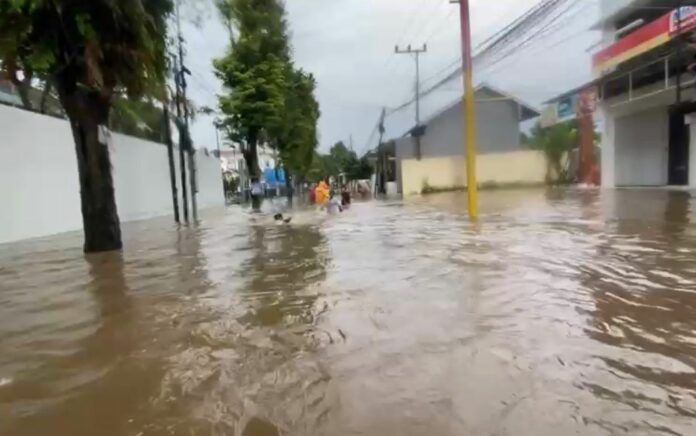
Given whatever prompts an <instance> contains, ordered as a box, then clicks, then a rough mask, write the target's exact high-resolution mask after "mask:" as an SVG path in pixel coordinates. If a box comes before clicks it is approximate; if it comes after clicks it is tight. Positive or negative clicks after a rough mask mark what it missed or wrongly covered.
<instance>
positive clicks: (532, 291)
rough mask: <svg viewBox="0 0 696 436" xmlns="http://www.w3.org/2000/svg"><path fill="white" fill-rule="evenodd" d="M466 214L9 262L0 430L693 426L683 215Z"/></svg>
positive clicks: (254, 231) (591, 210) (576, 200)
mask: <svg viewBox="0 0 696 436" xmlns="http://www.w3.org/2000/svg"><path fill="white" fill-rule="evenodd" d="M481 202H482V217H481V220H480V222H479V223H478V224H476V225H474V224H471V223H469V222H468V221H467V219H466V214H465V209H464V207H465V206H464V205H465V197H464V195H462V194H451V195H449V194H446V195H438V196H432V197H427V198H424V199H418V200H413V201H403V202H402V201H394V202H370V203H362V204H356V205H355V206H354V207H353V208H352V209H351V210H350V211H349V212H347V213H344V214H343V215H340V216H334V217H330V218H327V217H326V216H323V215H321V214H319V213H316V212H310V211H304V212H297V213H296V214H295V220H294V221H293V224H292V225H290V226H276V225H274V224H272V223H271V218H270V217H269V216H262V217H258V216H257V217H255V218H254V219H251V218H250V215H249V214H248V213H247V212H245V211H242V210H241V209H238V208H230V209H228V210H227V211H226V212H225V213H224V214H223V213H220V214H217V215H215V214H213V215H210V216H206V217H204V218H205V219H204V223H203V224H202V225H201V226H200V227H199V228H196V229H188V230H181V231H177V230H176V229H175V228H174V227H173V226H171V225H170V222H169V220H168V219H164V220H154V221H148V222H141V223H137V224H135V225H128V226H125V229H124V231H125V235H126V241H125V242H126V247H127V248H126V250H125V251H124V253H123V254H122V256H121V255H114V254H107V255H100V256H90V257H87V258H85V257H84V256H83V255H82V253H81V251H80V245H81V237H80V235H79V234H76V235H62V236H58V237H54V238H48V239H44V240H39V241H32V242H28V243H26V242H25V243H20V244H11V245H3V246H0V435H2V436H26V435H31V436H53V435H65V436H83V435H84V436H138V435H140V436H150V435H182V436H191V435H196V436H198V435H206V436H207V435H214V436H218V435H230V436H232V435H236V436H238V435H245V436H250V435H255V436H269V435H374V436H383V435H387V436H388V435H438V436H439V435H522V436H526V435H529V436H543V435H553V436H557V435H588V436H589V435H591V436H596V435H615V434H620V435H623V434H626V435H694V434H696V224H695V223H696V200H693V199H691V198H690V196H689V194H688V193H679V192H672V193H669V192H665V191H617V192H605V193H603V194H600V193H599V192H597V191H591V192H588V191H574V190H568V191H558V190H551V191H500V192H485V193H483V194H482V198H481Z"/></svg>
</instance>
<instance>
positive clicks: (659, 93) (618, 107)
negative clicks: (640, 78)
mask: <svg viewBox="0 0 696 436" xmlns="http://www.w3.org/2000/svg"><path fill="white" fill-rule="evenodd" d="M687 80H688V78H686V77H685V78H684V82H683V83H687ZM672 86H673V85H672ZM662 88H664V83H657V84H655V85H652V86H648V87H644V88H641V89H639V90H635V91H634V95H635V97H633V99H632V100H630V101H629V98H628V95H621V96H617V97H615V98H612V99H610V100H606V101H603V102H601V103H600V105H599V107H598V109H599V110H600V111H601V116H602V118H603V119H604V129H603V131H602V146H601V150H602V186H603V187H606V188H613V187H616V186H660V185H665V184H667V181H668V178H667V175H668V151H669V115H668V108H669V106H670V105H672V104H674V102H675V101H676V91H675V89H674V88H671V89H669V90H661V89H662ZM694 98H696V92H695V91H694V87H693V86H688V87H687V88H685V89H684V90H683V99H684V101H689V100H693V99H694ZM632 165H635V166H636V167H635V168H633V166H632ZM692 168H693V170H692ZM691 171H696V167H693V166H691V167H690V172H691Z"/></svg>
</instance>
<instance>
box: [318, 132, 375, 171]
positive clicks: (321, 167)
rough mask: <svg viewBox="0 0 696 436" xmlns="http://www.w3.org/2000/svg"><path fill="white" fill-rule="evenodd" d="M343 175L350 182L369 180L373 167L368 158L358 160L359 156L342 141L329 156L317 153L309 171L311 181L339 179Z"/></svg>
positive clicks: (330, 151)
mask: <svg viewBox="0 0 696 436" xmlns="http://www.w3.org/2000/svg"><path fill="white" fill-rule="evenodd" d="M341 175H343V176H344V177H345V178H346V180H349V181H350V180H364V179H369V178H370V177H371V176H372V165H370V163H369V162H368V160H367V157H366V156H363V157H362V158H358V155H357V154H356V153H355V152H354V151H353V150H349V149H348V147H346V145H345V144H344V143H343V142H341V141H339V142H337V143H336V144H334V145H333V146H332V147H331V149H330V150H329V153H327V154H320V153H318V152H315V156H314V160H313V161H312V166H311V169H310V171H309V179H310V180H311V181H318V180H323V179H326V178H329V177H334V178H336V179H338V178H339V176H341Z"/></svg>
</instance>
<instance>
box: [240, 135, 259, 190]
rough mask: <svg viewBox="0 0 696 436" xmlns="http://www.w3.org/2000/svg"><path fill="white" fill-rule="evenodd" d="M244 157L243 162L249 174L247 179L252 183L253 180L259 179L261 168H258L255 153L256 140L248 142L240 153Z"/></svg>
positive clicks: (257, 157) (256, 153) (256, 152)
mask: <svg viewBox="0 0 696 436" xmlns="http://www.w3.org/2000/svg"><path fill="white" fill-rule="evenodd" d="M242 154H243V155H244V162H245V163H246V166H247V171H248V172H249V179H251V180H252V181H253V180H254V179H256V180H259V179H261V168H260V167H259V154H258V151H257V145H256V139H253V138H252V140H250V141H249V144H248V145H247V146H246V148H245V149H244V150H243V151H242Z"/></svg>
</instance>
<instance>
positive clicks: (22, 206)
mask: <svg viewBox="0 0 696 436" xmlns="http://www.w3.org/2000/svg"><path fill="white" fill-rule="evenodd" d="M0 132H2V134H1V136H0V138H1V139H0V186H2V189H0V243H2V242H9V241H15V240H20V239H26V238H33V237H39V236H46V235H51V234H55V233H61V232H66V231H72V230H79V229H81V228H82V215H81V213H80V209H81V207H80V194H79V193H80V187H79V183H78V175H77V162H76V158H75V149H74V144H73V138H72V134H71V132H70V128H69V125H68V123H67V122H66V121H64V120H60V119H56V118H52V117H46V116H42V115H39V114H35V113H32V112H27V111H23V110H20V109H15V108H10V107H5V106H0ZM109 147H110V151H111V160H112V166H113V176H114V187H115V190H116V203H117V207H118V212H119V216H120V218H121V220H122V221H129V220H136V219H143V218H149V217H154V216H161V215H168V214H171V213H172V210H173V209H172V194H171V187H170V182H169V180H170V179H169V177H170V176H169V164H168V161H167V149H166V147H165V146H164V145H162V144H157V143H153V142H148V141H143V140H141V139H137V138H133V137H129V136H124V135H119V134H112V136H111V144H110V146H109ZM176 162H177V168H178V153H177V159H176ZM197 162H198V167H199V178H198V180H199V187H200V191H201V192H200V194H199V203H198V204H199V208H201V209H203V208H208V207H214V206H223V205H224V196H223V192H222V183H221V182H220V177H221V175H220V164H219V161H218V160H217V159H215V158H214V157H212V156H205V154H204V153H203V152H202V151H200V152H199V153H198V154H197ZM178 174H179V171H178V169H177V184H178V183H179V180H178ZM179 193H181V189H179ZM180 202H181V200H180Z"/></svg>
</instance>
